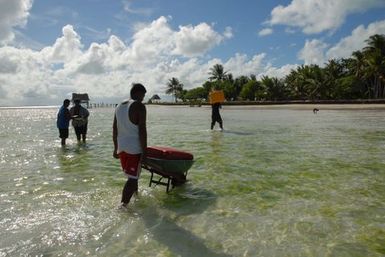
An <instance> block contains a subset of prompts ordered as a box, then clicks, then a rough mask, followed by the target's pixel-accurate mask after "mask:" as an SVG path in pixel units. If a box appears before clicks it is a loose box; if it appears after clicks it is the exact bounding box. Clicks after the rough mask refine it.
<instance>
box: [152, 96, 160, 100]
mask: <svg viewBox="0 0 385 257" xmlns="http://www.w3.org/2000/svg"><path fill="white" fill-rule="evenodd" d="M150 99H151V100H160V97H159V96H158V95H153V96H152V97H151V98H150Z"/></svg>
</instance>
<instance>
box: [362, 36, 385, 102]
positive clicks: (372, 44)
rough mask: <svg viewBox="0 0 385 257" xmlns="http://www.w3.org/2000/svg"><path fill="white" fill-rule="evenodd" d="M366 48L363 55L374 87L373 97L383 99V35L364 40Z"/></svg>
mask: <svg viewBox="0 0 385 257" xmlns="http://www.w3.org/2000/svg"><path fill="white" fill-rule="evenodd" d="M366 42H367V43H368V46H367V47H365V48H364V50H363V53H364V56H365V60H366V63H367V65H368V69H367V71H368V75H369V76H370V77H371V80H372V85H373V87H374V97H375V98H383V97H384V84H385V35H378V34H376V35H373V36H371V37H369V39H368V40H366Z"/></svg>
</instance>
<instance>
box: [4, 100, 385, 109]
mask: <svg viewBox="0 0 385 257" xmlns="http://www.w3.org/2000/svg"><path fill="white" fill-rule="evenodd" d="M145 105H148V106H152V105H155V106H171V107H183V106H190V107H201V106H202V107H209V106H211V104H210V103H208V102H177V103H173V102H158V103H145ZM222 105H223V106H226V107H234V108H237V107H239V108H253V109H254V108H255V109H257V108H261V109H262V108H283V107H285V108H288V109H313V108H318V109H320V108H322V109H385V99H359V100H316V101H310V100H293V101H231V102H223V103H222ZM59 107H60V106H55V105H41V106H0V110H9V109H51V108H55V109H57V108H59ZM99 108H112V107H96V108H90V109H99Z"/></svg>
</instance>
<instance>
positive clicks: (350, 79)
mask: <svg viewBox="0 0 385 257" xmlns="http://www.w3.org/2000/svg"><path fill="white" fill-rule="evenodd" d="M365 42H366V43H367V45H366V47H364V48H363V49H362V50H360V51H355V52H353V53H352V55H351V56H350V57H349V58H341V59H331V60H329V61H328V62H327V63H326V64H325V66H324V67H320V66H319V65H315V64H311V65H301V66H298V67H297V68H296V69H293V70H291V71H290V73H289V74H288V75H287V76H285V77H284V78H277V77H269V76H262V77H260V78H259V79H257V77H256V75H250V76H244V75H242V76H239V77H236V78H234V77H233V75H232V74H231V73H230V72H228V71H225V69H224V67H223V65H221V64H215V65H214V66H213V67H212V68H210V70H209V73H208V75H209V77H208V80H207V81H205V82H204V83H203V85H201V86H199V87H196V88H192V89H190V90H186V89H184V88H183V84H182V83H181V82H180V81H179V79H177V78H174V77H173V78H171V79H169V81H168V83H167V90H166V94H170V95H173V97H174V100H175V102H177V101H178V99H180V100H182V101H194V100H205V99H207V97H208V94H209V92H210V91H211V90H212V89H218V90H223V92H224V94H225V98H226V100H227V101H245V100H246V101H247V100H250V101H265V100H266V101H279V100H351V99H381V98H384V85H385V35H379V34H375V35H373V36H371V37H369V38H368V39H367V40H366V41H365Z"/></svg>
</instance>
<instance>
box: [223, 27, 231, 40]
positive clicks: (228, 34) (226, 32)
mask: <svg viewBox="0 0 385 257" xmlns="http://www.w3.org/2000/svg"><path fill="white" fill-rule="evenodd" d="M223 36H224V37H225V38H232V37H233V29H232V28H231V27H226V28H225V32H223Z"/></svg>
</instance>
